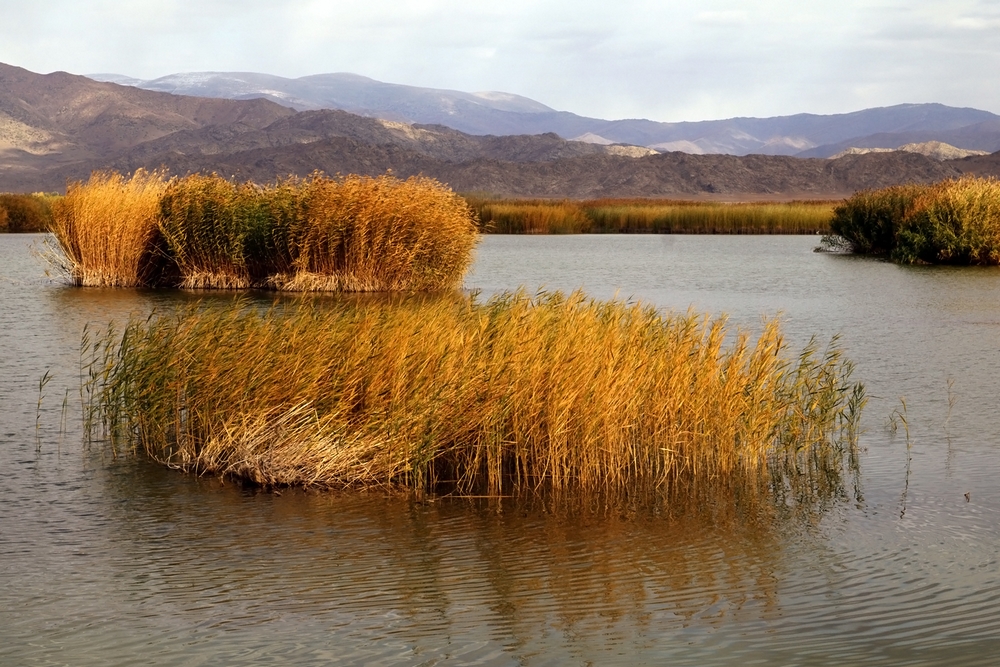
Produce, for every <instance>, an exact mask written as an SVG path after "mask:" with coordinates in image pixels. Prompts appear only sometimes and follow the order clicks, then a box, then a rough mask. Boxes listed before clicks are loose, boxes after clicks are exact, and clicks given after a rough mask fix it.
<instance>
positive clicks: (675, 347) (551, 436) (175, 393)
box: [84, 293, 864, 494]
mask: <svg viewBox="0 0 1000 667" xmlns="http://www.w3.org/2000/svg"><path fill="white" fill-rule="evenodd" d="M726 340H729V341H730V342H729V343H728V344H727V343H725V341H726ZM84 346H85V349H89V350H91V351H92V352H93V353H94V358H93V360H92V361H91V363H90V365H89V369H90V374H91V380H90V382H89V383H88V390H87V393H88V395H90V396H91V397H92V398H91V418H90V423H91V425H92V427H93V428H95V429H96V428H99V427H103V429H104V434H105V435H106V436H107V437H108V438H109V439H110V442H111V443H112V444H113V446H114V447H115V450H116V452H122V451H139V452H144V453H145V454H147V455H148V456H150V457H152V458H153V459H155V460H157V461H160V462H162V463H164V464H167V465H169V466H172V467H176V468H180V469H182V470H187V471H191V472H196V473H199V474H200V473H212V474H218V475H225V476H229V477H233V478H237V479H241V480H246V481H249V482H252V483H255V484H260V485H264V486H281V485H305V486H317V487H334V488H337V487H358V486H372V485H377V486H386V487H402V488H411V489H417V490H424V491H442V490H444V491H457V492H461V493H471V494H475V493H487V494H505V493H518V492H524V491H529V490H533V489H567V490H571V489H580V490H590V491H596V490H601V491H609V492H625V493H640V492H649V493H654V494H658V493H667V492H670V491H678V490H685V489H692V488H695V487H705V486H709V487H710V486H711V485H714V484H729V483H732V482H733V481H734V480H736V479H738V478H739V479H755V480H771V481H773V482H775V483H776V484H778V485H793V486H794V484H795V483H796V480H799V481H801V480H806V482H807V483H808V484H816V483H823V482H822V480H823V479H824V478H826V476H829V475H835V474H836V472H837V471H839V470H840V469H841V466H842V461H843V459H844V457H845V456H847V455H848V453H850V452H853V447H854V442H855V437H856V427H857V419H858V413H859V411H860V409H861V406H862V405H863V403H864V401H863V390H862V389H861V387H860V386H855V385H852V384H850V382H849V376H850V373H851V365H850V363H849V362H848V361H846V360H845V359H844V358H843V356H842V355H841V352H840V351H839V350H838V349H837V348H836V347H835V346H831V347H830V348H828V349H826V350H825V351H822V350H817V349H816V348H815V347H814V346H810V347H808V348H807V349H805V350H803V351H802V352H801V353H800V354H799V355H797V356H791V357H788V356H787V353H788V350H786V349H785V346H784V343H783V341H782V337H781V334H780V331H779V327H778V324H777V323H776V322H773V321H772V322H769V323H767V325H766V326H765V327H764V330H763V333H762V334H761V335H760V337H759V338H757V339H756V340H751V339H750V338H749V337H748V336H747V335H745V334H735V333H733V332H730V331H729V329H728V327H727V326H726V324H725V323H724V321H722V320H710V319H708V318H706V317H703V316H700V315H697V314H694V313H688V314H686V315H664V314H663V313H661V312H660V311H657V310H655V309H653V308H649V307H645V306H641V305H629V304H626V303H622V302H598V301H593V300H590V299H587V298H585V297H584V296H583V295H581V294H573V295H571V296H569V297H564V296H561V295H559V294H543V295H539V296H537V297H535V298H529V297H527V296H525V295H523V294H521V293H517V294H507V295H504V296H500V297H496V298H494V299H492V300H490V301H488V302H486V303H480V302H478V301H476V299H475V298H469V297H464V296H452V297H434V298H428V299H423V300H419V301H414V300H413V299H409V300H405V301H398V302H395V303H392V302H385V301H383V302H378V303H376V302H372V301H364V302H361V303H360V304H355V305H353V306H350V305H346V304H344V303H343V302H338V303H335V304H330V303H326V304H325V305H322V306H319V305H310V304H309V303H298V304H286V305H285V306H284V307H280V308H279V307H275V308H274V309H272V310H270V311H268V312H260V310H259V309H254V308H251V307H249V306H248V305H246V304H239V303H237V304H236V305H235V306H228V307H225V308H222V309H218V308H216V309H209V308H206V307H200V308H193V309H189V310H186V311H183V312H181V313H180V314H176V315H161V316H158V317H153V318H151V319H148V320H146V319H141V320H139V319H136V320H132V321H130V322H129V323H128V324H127V325H126V326H125V328H124V331H120V332H119V331H108V332H105V333H104V334H103V335H102V336H99V337H97V338H95V339H93V340H87V341H85V344H84Z"/></svg>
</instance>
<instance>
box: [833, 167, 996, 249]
mask: <svg viewBox="0 0 1000 667" xmlns="http://www.w3.org/2000/svg"><path fill="white" fill-rule="evenodd" d="M830 228H831V232H832V233H831V235H830V236H828V237H827V238H825V239H824V245H826V246H827V247H828V248H831V249H845V250H848V251H851V252H855V253H859V254H866V255H877V256H884V257H888V258H890V259H892V260H893V261H896V262H900V263H904V264H914V263H925V264H978V265H996V264H1000V181H998V180H997V179H995V178H976V177H963V178H959V179H955V180H948V181H942V182H940V183H935V184H933V185H903V186H895V187H891V188H884V189H881V190H865V191H862V192H858V193H857V194H855V195H854V196H852V197H851V198H849V199H848V200H847V201H845V202H844V203H843V204H842V205H840V206H838V207H837V209H836V211H835V212H834V217H833V221H832V222H831V225H830Z"/></svg>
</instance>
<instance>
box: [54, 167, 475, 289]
mask: <svg viewBox="0 0 1000 667" xmlns="http://www.w3.org/2000/svg"><path fill="white" fill-rule="evenodd" d="M53 231H54V233H55V235H56V238H57V239H58V241H59V245H60V247H61V248H62V250H63V253H64V255H65V257H64V263H65V269H66V272H67V274H68V275H69V276H70V279H71V281H72V282H73V283H75V284H77V285H93V286H99V285H106V286H123V287H125V286H146V287H160V286H179V287H186V288H211V289H243V288H249V287H257V288H268V289H278V290H289V291H384V290H435V289H443V288H449V287H454V286H456V285H457V284H459V283H460V282H461V279H462V276H463V275H464V273H465V270H466V268H467V267H468V264H469V262H470V261H471V259H472V249H473V247H474V246H475V243H476V240H477V230H476V225H475V221H474V218H473V217H472V214H471V212H470V210H469V208H468V206H467V205H466V204H465V202H464V200H462V199H461V198H460V197H458V196H457V195H455V194H454V193H452V192H451V191H450V190H448V189H447V188H446V187H445V186H443V185H441V184H440V183H438V182H437V181H434V180H431V179H426V178H411V179H408V180H405V181H403V180H399V179H396V178H393V177H392V176H389V175H386V176H381V177H378V178H367V177H359V176H347V177H343V178H336V179H332V178H327V177H325V176H322V175H320V174H313V175H312V176H310V177H309V178H307V179H301V180H300V179H289V180H286V181H281V182H278V183H277V184H276V185H272V186H269V187H261V186H258V185H255V184H252V183H243V184H237V183H232V182H230V181H228V180H226V179H223V178H221V177H219V176H215V175H212V176H206V175H199V174H194V175H189V176H186V177H183V178H174V179H169V180H168V179H166V178H165V177H164V176H163V175H162V174H160V173H157V172H145V171H141V170H140V171H138V172H136V173H135V174H134V175H133V176H131V177H124V176H122V175H120V174H115V173H97V174H94V175H93V176H92V177H91V178H90V180H89V181H88V182H87V183H75V184H73V185H71V186H70V187H69V188H68V190H67V194H66V196H65V198H63V199H62V200H61V201H60V202H58V204H57V205H56V207H55V208H54V224H53Z"/></svg>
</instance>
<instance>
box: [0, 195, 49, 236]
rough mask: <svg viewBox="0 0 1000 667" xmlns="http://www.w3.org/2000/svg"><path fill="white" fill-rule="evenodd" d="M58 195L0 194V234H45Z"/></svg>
mask: <svg viewBox="0 0 1000 667" xmlns="http://www.w3.org/2000/svg"><path fill="white" fill-rule="evenodd" d="M59 199H60V197H59V196H58V195H51V194H45V193H35V194H14V193H0V232H11V233H23V232H47V231H49V229H50V228H51V227H52V205H53V202H56V201H58V200H59Z"/></svg>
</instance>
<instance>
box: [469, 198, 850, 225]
mask: <svg viewBox="0 0 1000 667" xmlns="http://www.w3.org/2000/svg"><path fill="white" fill-rule="evenodd" d="M469 203H470V205H471V206H472V207H473V208H474V209H475V210H476V212H477V214H478V215H479V218H480V220H481V221H482V223H483V225H484V227H485V228H486V229H488V230H489V231H492V232H496V233H501V234H580V233H616V232H636V233H672V234H817V233H822V232H827V231H829V228H830V218H831V216H832V214H833V204H832V203H831V202H790V203H760V204H723V203H709V202H684V201H658V200H654V199H623V200H615V199H598V200H592V201H568V200H562V201H545V200H524V201H518V200H489V199H482V198H475V197H470V198H469Z"/></svg>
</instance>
